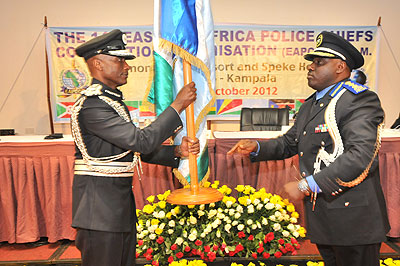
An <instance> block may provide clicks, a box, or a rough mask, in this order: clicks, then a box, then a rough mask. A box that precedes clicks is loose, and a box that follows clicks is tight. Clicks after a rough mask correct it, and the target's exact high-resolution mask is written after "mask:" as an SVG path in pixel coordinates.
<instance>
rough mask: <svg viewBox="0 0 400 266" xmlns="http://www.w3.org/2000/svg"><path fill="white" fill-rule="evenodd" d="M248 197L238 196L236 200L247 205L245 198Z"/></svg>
mask: <svg viewBox="0 0 400 266" xmlns="http://www.w3.org/2000/svg"><path fill="white" fill-rule="evenodd" d="M248 198H249V197H248V196H244V197H240V198H238V202H239V203H240V204H241V205H244V206H247V199H248Z"/></svg>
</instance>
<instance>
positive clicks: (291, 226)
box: [287, 224, 295, 232]
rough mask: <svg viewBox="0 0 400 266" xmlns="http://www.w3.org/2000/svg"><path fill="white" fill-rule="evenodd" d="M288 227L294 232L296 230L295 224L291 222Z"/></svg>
mask: <svg viewBox="0 0 400 266" xmlns="http://www.w3.org/2000/svg"><path fill="white" fill-rule="evenodd" d="M287 229H288V230H289V231H292V232H293V231H294V230H295V228H294V225H293V224H289V225H288V226H287Z"/></svg>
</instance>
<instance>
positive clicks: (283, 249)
mask: <svg viewBox="0 0 400 266" xmlns="http://www.w3.org/2000/svg"><path fill="white" fill-rule="evenodd" d="M279 249H280V251H282V253H283V254H286V252H287V250H286V249H285V248H284V247H282V246H281V247H279Z"/></svg>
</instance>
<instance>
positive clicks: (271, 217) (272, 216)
mask: <svg viewBox="0 0 400 266" xmlns="http://www.w3.org/2000/svg"><path fill="white" fill-rule="evenodd" d="M268 219H270V220H271V221H273V222H275V221H276V218H275V215H271V216H270V217H268Z"/></svg>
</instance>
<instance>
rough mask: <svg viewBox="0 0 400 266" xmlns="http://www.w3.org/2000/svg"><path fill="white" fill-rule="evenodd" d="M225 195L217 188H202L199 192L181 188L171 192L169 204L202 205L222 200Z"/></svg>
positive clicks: (168, 198)
mask: <svg viewBox="0 0 400 266" xmlns="http://www.w3.org/2000/svg"><path fill="white" fill-rule="evenodd" d="M223 197H224V195H223V194H222V193H221V192H219V191H218V190H217V189H215V188H210V187H200V188H199V189H198V191H197V192H196V191H192V190H191V189H190V188H180V189H177V190H174V191H172V192H171V194H169V195H168V197H167V202H168V203H171V204H176V205H200V204H208V203H212V202H217V201H220V200H222V198H223Z"/></svg>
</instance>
